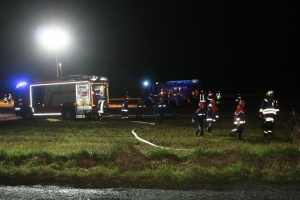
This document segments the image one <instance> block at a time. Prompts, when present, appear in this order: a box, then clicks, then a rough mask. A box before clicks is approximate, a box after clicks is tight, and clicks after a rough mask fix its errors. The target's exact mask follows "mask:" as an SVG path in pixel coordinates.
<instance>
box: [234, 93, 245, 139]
mask: <svg viewBox="0 0 300 200" xmlns="http://www.w3.org/2000/svg"><path fill="white" fill-rule="evenodd" d="M245 104H246V102H245V101H244V100H242V99H241V100H240V102H239V105H238V106H237V108H236V111H235V112H234V116H233V123H234V125H236V128H235V129H233V130H232V131H231V133H230V136H231V137H233V136H234V135H235V133H238V134H239V135H238V136H239V139H242V133H243V131H244V124H245V122H246V118H245V110H244V107H245Z"/></svg>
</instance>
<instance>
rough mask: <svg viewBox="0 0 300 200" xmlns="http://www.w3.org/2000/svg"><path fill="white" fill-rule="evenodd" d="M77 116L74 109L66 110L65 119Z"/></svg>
mask: <svg viewBox="0 0 300 200" xmlns="http://www.w3.org/2000/svg"><path fill="white" fill-rule="evenodd" d="M73 118H75V113H74V111H72V110H66V112H65V119H68V120H69V119H73Z"/></svg>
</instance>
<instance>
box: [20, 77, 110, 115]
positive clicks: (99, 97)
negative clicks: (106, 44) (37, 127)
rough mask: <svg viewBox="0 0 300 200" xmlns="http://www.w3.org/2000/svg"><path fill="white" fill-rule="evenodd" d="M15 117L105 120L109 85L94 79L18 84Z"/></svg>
mask: <svg viewBox="0 0 300 200" xmlns="http://www.w3.org/2000/svg"><path fill="white" fill-rule="evenodd" d="M14 96H15V104H14V108H15V114H16V115H17V116H21V117H23V118H24V119H29V118H32V117H37V116H57V117H58V116H60V117H63V118H65V119H73V118H90V117H94V118H96V119H102V117H103V115H104V114H105V112H106V110H107V108H108V105H109V81H108V79H107V78H106V77H98V76H95V75H92V76H88V75H81V74H80V75H70V76H66V77H59V78H55V79H47V80H36V81H34V82H33V83H31V84H26V83H22V84H18V85H17V87H16V89H15V94H14Z"/></svg>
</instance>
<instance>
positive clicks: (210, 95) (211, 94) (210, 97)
mask: <svg viewBox="0 0 300 200" xmlns="http://www.w3.org/2000/svg"><path fill="white" fill-rule="evenodd" d="M212 96H213V93H212V92H211V91H209V92H208V94H207V97H206V100H207V103H208V104H209V103H210V102H211V99H212Z"/></svg>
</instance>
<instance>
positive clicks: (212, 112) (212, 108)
mask: <svg viewBox="0 0 300 200" xmlns="http://www.w3.org/2000/svg"><path fill="white" fill-rule="evenodd" d="M218 118H219V114H218V107H217V106H216V101H215V99H214V98H211V101H210V104H208V106H207V115H206V121H207V123H208V127H207V133H208V135H212V127H213V125H214V123H215V122H216V120H217V119H218Z"/></svg>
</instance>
